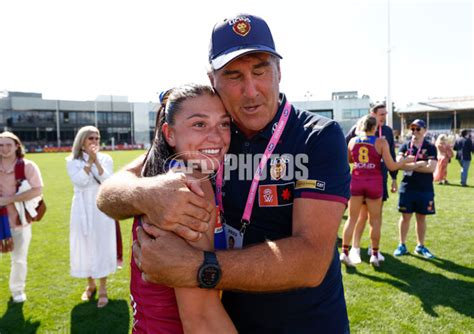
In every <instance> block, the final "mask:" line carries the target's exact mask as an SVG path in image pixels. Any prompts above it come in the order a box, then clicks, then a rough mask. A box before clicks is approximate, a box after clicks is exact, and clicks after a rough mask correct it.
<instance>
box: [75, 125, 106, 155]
mask: <svg viewBox="0 0 474 334" xmlns="http://www.w3.org/2000/svg"><path fill="white" fill-rule="evenodd" d="M91 133H97V134H98V135H99V136H100V131H99V129H97V128H96V127H95V126H92V125H87V126H83V127H82V128H80V129H79V131H77V134H76V137H75V138H74V144H72V152H71V155H72V158H73V159H82V158H83V156H82V153H83V150H82V147H83V146H84V142H85V141H86V138H87V137H89V135H90V134H91Z"/></svg>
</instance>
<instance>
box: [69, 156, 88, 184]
mask: <svg viewBox="0 0 474 334" xmlns="http://www.w3.org/2000/svg"><path fill="white" fill-rule="evenodd" d="M84 165H85V161H81V160H78V159H68V160H67V173H68V175H69V177H70V178H71V181H72V183H73V184H74V185H75V186H76V187H79V188H85V187H87V185H88V184H89V182H91V180H92V174H87V173H86V171H85V170H84Z"/></svg>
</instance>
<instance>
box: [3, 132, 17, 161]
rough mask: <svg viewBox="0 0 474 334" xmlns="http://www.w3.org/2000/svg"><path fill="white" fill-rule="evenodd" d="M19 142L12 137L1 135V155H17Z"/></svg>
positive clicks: (4, 156)
mask: <svg viewBox="0 0 474 334" xmlns="http://www.w3.org/2000/svg"><path fill="white" fill-rule="evenodd" d="M17 149H18V144H17V143H15V141H14V140H13V139H11V138H5V137H0V156H1V157H2V158H5V159H7V158H11V157H14V156H15V155H16V150H17Z"/></svg>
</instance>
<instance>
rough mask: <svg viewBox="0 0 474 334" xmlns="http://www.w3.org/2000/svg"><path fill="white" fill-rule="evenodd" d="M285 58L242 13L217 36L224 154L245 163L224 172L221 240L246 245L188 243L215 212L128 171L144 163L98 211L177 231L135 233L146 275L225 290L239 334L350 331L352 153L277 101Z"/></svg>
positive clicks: (338, 136)
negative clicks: (346, 282)
mask: <svg viewBox="0 0 474 334" xmlns="http://www.w3.org/2000/svg"><path fill="white" fill-rule="evenodd" d="M280 58H281V57H280V55H279V54H278V53H277V52H276V50H275V45H274V42H273V37H272V35H271V32H270V29H269V27H268V26H267V24H266V22H265V21H264V20H263V19H261V18H259V17H256V16H252V15H244V14H242V15H238V16H235V17H232V18H228V19H225V20H223V21H220V22H218V23H217V24H216V25H215V27H214V29H213V32H212V37H211V47H210V52H209V61H210V65H211V71H210V72H209V78H210V81H211V83H212V85H213V87H214V88H215V89H216V91H217V92H218V93H219V95H220V97H221V98H222V101H223V103H224V105H225V107H226V109H227V110H228V111H229V113H230V114H231V116H232V119H233V127H232V140H231V147H230V151H229V153H230V156H231V157H232V158H233V159H237V161H236V163H235V161H234V162H231V163H232V164H234V163H235V164H234V165H237V166H238V168H235V169H232V168H231V166H226V167H225V169H226V172H227V171H228V172H229V173H230V177H226V180H225V184H224V188H223V192H222V194H223V206H224V212H225V222H226V232H228V233H229V234H228V235H229V236H230V235H232V236H233V237H234V238H235V242H234V248H242V249H234V250H230V249H229V250H227V251H217V252H215V253H214V254H212V255H204V256H203V254H202V252H201V251H197V250H195V249H193V248H192V247H189V246H188V245H187V243H186V242H184V240H182V239H181V238H179V237H177V236H176V234H179V235H181V236H183V237H185V238H194V237H196V236H199V233H200V232H202V230H203V229H205V228H206V224H205V223H202V221H206V219H208V214H207V213H206V210H209V209H208V204H206V203H203V201H202V198H200V197H199V196H197V195H195V194H193V193H191V192H190V191H189V190H188V189H187V188H186V187H185V186H184V183H185V181H183V178H181V179H180V180H178V181H179V182H178V181H177V179H178V177H174V179H171V178H173V177H171V176H164V178H163V176H162V177H156V178H148V179H147V180H146V182H143V181H142V180H140V179H137V178H136V177H135V176H133V175H132V173H133V172H136V171H138V170H139V169H140V167H139V164H135V165H132V166H130V168H129V169H128V174H127V172H122V173H118V174H116V176H114V177H113V179H112V180H110V181H108V182H106V183H105V184H104V187H103V188H102V193H101V194H100V195H99V198H98V201H99V206H100V207H101V208H102V209H103V210H104V211H105V212H107V213H108V214H109V215H113V216H116V217H123V216H125V215H127V214H140V213H145V214H146V216H147V217H148V219H149V220H150V221H151V223H153V224H155V225H158V226H160V227H161V228H164V229H168V230H172V231H174V232H176V234H172V233H170V234H166V235H164V236H162V237H158V238H157V239H151V238H150V237H149V236H147V235H146V234H145V233H144V232H143V230H142V229H139V231H138V235H139V245H137V244H135V245H134V251H135V252H136V253H137V254H138V256H137V258H136V259H135V260H136V262H137V264H138V265H139V266H141V267H142V269H143V271H144V275H145V277H146V278H147V279H150V280H152V281H156V282H160V283H163V284H167V285H169V286H173V287H197V286H200V287H208V288H213V287H215V288H218V289H222V290H226V291H225V292H224V295H223V299H222V302H223V304H224V306H225V307H226V310H227V312H228V313H229V315H230V316H231V318H232V321H233V322H234V324H235V326H236V328H237V330H238V331H239V332H240V333H288V332H294V333H316V332H321V333H323V332H328V333H346V332H348V331H349V324H348V319H347V311H346V305H345V300H344V294H343V287H342V277H341V273H340V267H339V260H338V255H337V248H336V247H335V241H336V233H337V228H338V225H339V221H340V220H341V218H342V215H343V212H344V209H345V206H346V203H347V200H348V197H349V182H350V174H349V166H348V161H347V148H346V146H345V143H344V137H343V134H342V131H341V129H340V127H339V126H338V124H337V123H336V122H333V121H331V120H329V119H326V118H323V117H320V116H318V115H316V114H310V113H308V112H305V111H300V110H296V109H295V108H294V107H292V106H291V105H290V104H289V103H287V101H286V97H285V96H284V95H283V94H280V93H279V83H280V78H281V73H280V66H279V60H280ZM269 153H271V156H269ZM258 154H260V155H261V154H263V157H262V159H263V160H264V161H265V159H266V158H268V161H267V163H265V164H264V165H263V167H262V169H261V171H262V173H255V171H256V169H257V167H258V168H260V166H255V165H253V166H252V168H251V170H250V173H249V174H250V177H246V176H245V175H246V174H248V173H242V171H243V170H244V169H246V170H247V171H248V170H249V169H248V168H247V167H248V164H247V165H246V166H245V161H249V160H250V161H251V160H252V158H253V157H254V156H255V155H258ZM298 155H303V156H304V158H305V159H304V158H303V160H304V161H305V165H304V166H303V167H304V168H301V170H302V172H303V174H304V171H306V172H307V173H306V175H305V176H304V177H301V178H296V177H295V175H296V173H290V169H291V168H290V167H294V166H293V165H292V160H293V158H294V157H296V156H298ZM248 158H250V159H248ZM243 160H245V161H243ZM283 165H285V167H283ZM268 169H269V170H270V172H269V173H268ZM265 171H266V172H265ZM254 173H255V175H254ZM239 174H240V175H239ZM268 174H270V175H271V177H268ZM293 174H295V175H293ZM264 175H266V176H267V177H265V176H264ZM177 184H178V185H179V186H180V187H178V186H177ZM251 187H252V188H251ZM176 188H179V190H177V189H176ZM134 189H135V190H134ZM183 189H184V190H183ZM250 190H252V192H250V193H249V191H250ZM198 192H199V191H198ZM216 192H219V188H218V187H217V191H216ZM218 195H219V194H218ZM257 198H258V200H257ZM174 202H178V203H179V206H178V205H175V204H173V203H174ZM170 207H171V208H170ZM169 209H171V211H170V210H169ZM172 210H175V211H172ZM193 230H194V231H193ZM139 246H141V248H140V247H139ZM203 257H204V258H205V260H204V263H203ZM209 257H211V258H210V259H209ZM209 268H211V269H212V271H209V270H208V269H209ZM196 277H197V278H196ZM219 278H220V280H219ZM227 290H231V291H232V292H230V291H227Z"/></svg>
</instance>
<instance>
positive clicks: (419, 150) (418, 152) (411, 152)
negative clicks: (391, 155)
mask: <svg viewBox="0 0 474 334" xmlns="http://www.w3.org/2000/svg"><path fill="white" fill-rule="evenodd" d="M413 143H414V141H413V140H412V141H411V142H410V154H411V155H413V145H414V144H413ZM422 147H423V142H422V143H421V146H420V147H419V148H418V151H416V155H415V161H413V162H416V161H417V160H418V157H419V156H420V152H421V148H422Z"/></svg>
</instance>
